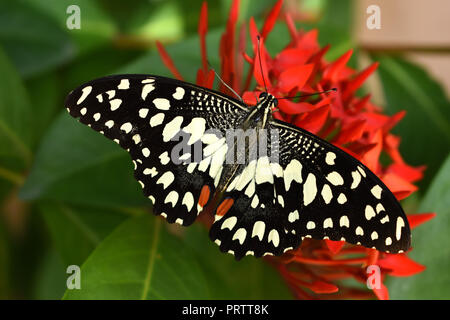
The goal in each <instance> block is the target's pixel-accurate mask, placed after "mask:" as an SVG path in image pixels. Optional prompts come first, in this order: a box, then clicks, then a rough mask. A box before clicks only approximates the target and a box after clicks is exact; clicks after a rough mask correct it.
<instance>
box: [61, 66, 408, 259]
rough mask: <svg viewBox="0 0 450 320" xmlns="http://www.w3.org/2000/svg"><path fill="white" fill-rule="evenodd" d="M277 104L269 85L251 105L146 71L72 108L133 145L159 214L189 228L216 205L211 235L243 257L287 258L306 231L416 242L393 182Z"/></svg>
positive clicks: (381, 245)
mask: <svg viewBox="0 0 450 320" xmlns="http://www.w3.org/2000/svg"><path fill="white" fill-rule="evenodd" d="M276 105H277V99H276V98H275V97H274V96H273V95H271V94H268V93H266V92H263V93H261V95H260V96H259V99H258V103H257V105H256V106H254V107H248V106H246V105H245V104H244V103H243V102H242V101H240V100H238V99H235V98H233V97H230V96H227V95H225V94H223V93H221V92H217V91H214V90H210V89H206V88H203V87H200V86H196V85H194V84H190V83H186V82H183V81H179V80H174V79H170V78H165V77H161V76H155V75H143V74H127V75H114V76H109V77H104V78H100V79H96V80H93V81H90V82H88V83H86V84H83V85H82V86H80V87H79V88H77V89H75V90H73V91H72V92H70V94H69V95H68V97H67V98H66V101H65V106H66V108H67V110H68V112H69V113H70V115H71V116H72V117H74V118H78V119H79V121H80V122H81V123H83V124H85V125H87V126H89V127H90V128H92V129H93V130H95V131H98V132H99V133H101V134H103V135H104V136H105V137H107V138H108V139H111V140H113V141H115V142H117V143H118V144H119V145H120V147H122V148H123V149H125V150H126V151H128V153H129V154H130V156H131V158H132V161H133V164H134V177H135V178H136V180H137V181H138V182H139V184H140V185H141V186H142V189H143V193H144V195H145V196H146V197H148V198H149V199H150V200H151V201H152V203H153V212H154V213H155V214H157V215H160V216H163V217H164V218H165V219H166V220H167V221H168V222H169V223H174V222H175V223H178V224H180V225H183V226H188V225H190V224H192V223H193V222H194V221H195V220H196V218H197V216H198V215H199V214H200V213H201V212H203V211H204V212H205V213H206V214H210V215H211V216H212V217H213V218H214V223H213V224H212V226H211V228H210V231H209V235H210V238H211V240H212V241H214V242H215V243H216V244H217V245H218V246H219V247H220V250H221V251H223V252H229V253H231V254H233V255H234V256H235V258H236V259H238V260H239V259H241V258H242V257H244V256H246V255H254V256H255V257H261V256H265V255H276V256H279V255H281V254H283V253H284V252H286V251H288V250H292V249H295V248H297V247H298V246H299V245H300V244H301V242H302V240H303V239H304V238H313V239H330V240H341V241H346V242H349V243H352V244H358V245H362V246H365V247H369V248H374V249H377V250H380V251H384V252H391V253H397V252H403V251H406V250H407V249H408V248H409V247H410V241H411V234H410V227H409V224H408V220H407V218H406V216H405V213H404V212H403V209H402V207H401V206H400V204H399V202H398V201H397V200H396V198H395V197H394V195H393V194H392V192H390V190H389V189H388V188H387V187H386V186H385V185H384V184H383V182H382V181H381V180H380V179H379V178H378V177H377V176H376V175H375V174H374V173H372V172H371V171H370V170H369V169H368V168H367V167H366V166H364V165H363V164H362V163H361V162H359V161H358V160H357V159H355V158H354V157H352V156H351V155H349V154H347V153H346V152H344V151H343V150H341V149H340V148H338V147H336V146H334V145H332V144H330V143H329V142H327V141H325V140H323V139H321V138H319V137H317V136H316V135H314V134H312V133H310V132H308V131H306V130H303V129H301V128H298V127H295V126H293V125H291V124H288V123H285V122H282V121H279V120H277V119H275V118H274V117H273V115H272V113H273V110H274V108H275V107H276ZM230 132H231V133H234V135H231V134H230ZM236 132H240V134H235V133H236ZM247 132H252V134H247ZM253 133H254V134H253ZM263 133H264V135H263ZM229 136H231V138H228V137H229ZM261 145H264V146H265V149H264V148H261V149H264V150H263V151H265V152H259V151H260V150H259V147H260V146H261ZM240 146H243V147H242V148H241V147H240ZM256 146H258V147H256ZM250 153H251V156H250ZM238 160H239V161H238Z"/></svg>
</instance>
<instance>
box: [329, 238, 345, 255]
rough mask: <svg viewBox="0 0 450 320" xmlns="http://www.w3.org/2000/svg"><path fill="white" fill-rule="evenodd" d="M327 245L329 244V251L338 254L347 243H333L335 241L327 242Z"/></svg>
mask: <svg viewBox="0 0 450 320" xmlns="http://www.w3.org/2000/svg"><path fill="white" fill-rule="evenodd" d="M325 243H326V244H327V247H328V249H329V250H330V251H331V253H333V254H337V253H338V252H339V251H341V249H342V247H343V246H344V244H345V241H333V240H328V239H326V240H325Z"/></svg>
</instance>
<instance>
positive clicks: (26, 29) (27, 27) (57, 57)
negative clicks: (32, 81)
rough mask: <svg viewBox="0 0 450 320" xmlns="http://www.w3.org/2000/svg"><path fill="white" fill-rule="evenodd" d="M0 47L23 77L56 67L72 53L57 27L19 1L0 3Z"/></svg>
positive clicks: (68, 43) (64, 35)
mask: <svg viewBox="0 0 450 320" xmlns="http://www.w3.org/2000/svg"><path fill="white" fill-rule="evenodd" d="M0 44H1V45H2V46H3V48H4V49H5V52H6V53H7V54H8V56H9V57H10V58H11V60H12V61H13V63H14V65H15V66H16V67H17V69H18V70H19V72H20V74H21V75H23V76H26V77H28V76H31V75H34V74H36V73H39V72H42V71H44V70H48V69H50V68H53V67H55V66H59V65H61V64H62V63H64V62H66V61H67V60H68V59H70V57H71V56H72V55H73V53H74V47H73V45H72V43H71V41H70V39H69V37H68V35H67V34H66V33H65V32H64V30H62V29H61V28H60V27H59V26H58V24H56V23H55V22H54V21H53V20H52V19H50V18H49V17H48V16H46V15H44V14H42V13H41V12H39V11H38V10H36V9H34V8H32V7H31V6H30V5H29V4H27V3H26V2H24V1H20V0H18V1H2V2H0Z"/></svg>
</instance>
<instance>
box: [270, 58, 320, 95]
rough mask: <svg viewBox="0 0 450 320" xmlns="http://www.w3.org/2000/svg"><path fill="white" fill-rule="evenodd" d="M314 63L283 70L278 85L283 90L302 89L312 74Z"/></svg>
mask: <svg viewBox="0 0 450 320" xmlns="http://www.w3.org/2000/svg"><path fill="white" fill-rule="evenodd" d="M313 67H314V65H313V64H312V63H310V64H305V65H300V66H296V67H292V68H289V69H287V70H285V71H283V72H281V74H280V76H279V77H278V85H277V87H278V88H279V90H280V91H281V92H286V93H287V92H290V91H291V90H292V89H294V88H297V90H301V89H302V88H303V86H304V85H305V83H306V81H308V79H309V77H310V76H311V72H312V70H313Z"/></svg>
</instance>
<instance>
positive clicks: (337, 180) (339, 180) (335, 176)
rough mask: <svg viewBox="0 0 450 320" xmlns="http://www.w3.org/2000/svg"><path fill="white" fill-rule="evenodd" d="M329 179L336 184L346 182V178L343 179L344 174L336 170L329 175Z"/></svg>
mask: <svg viewBox="0 0 450 320" xmlns="http://www.w3.org/2000/svg"><path fill="white" fill-rule="evenodd" d="M327 180H328V181H330V182H331V183H332V184H333V185H335V186H340V185H343V184H344V179H342V176H341V175H340V174H339V173H337V172H336V171H333V172H331V173H329V174H328V175H327Z"/></svg>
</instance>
